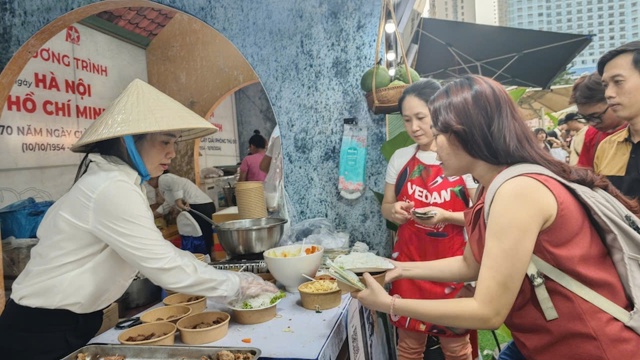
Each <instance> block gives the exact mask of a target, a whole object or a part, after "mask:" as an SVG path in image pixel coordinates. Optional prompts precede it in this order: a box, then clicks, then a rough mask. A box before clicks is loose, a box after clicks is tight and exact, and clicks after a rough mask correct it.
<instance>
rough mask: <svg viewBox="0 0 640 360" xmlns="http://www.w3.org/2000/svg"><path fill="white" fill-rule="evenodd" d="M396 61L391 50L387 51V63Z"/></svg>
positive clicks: (394, 54)
mask: <svg viewBox="0 0 640 360" xmlns="http://www.w3.org/2000/svg"><path fill="white" fill-rule="evenodd" d="M395 59H396V53H395V51H393V50H389V51H387V61H393V60H395Z"/></svg>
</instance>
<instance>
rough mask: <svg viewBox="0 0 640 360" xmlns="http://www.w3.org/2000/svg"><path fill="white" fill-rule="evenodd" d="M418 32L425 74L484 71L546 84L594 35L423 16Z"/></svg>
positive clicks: (514, 81)
mask: <svg viewBox="0 0 640 360" xmlns="http://www.w3.org/2000/svg"><path fill="white" fill-rule="evenodd" d="M416 37H417V41H418V55H417V57H416V60H415V65H414V67H415V70H416V71H417V72H418V73H419V74H420V76H421V77H432V78H436V79H448V78H452V77H456V76H461V75H465V74H480V75H484V76H487V77H491V78H493V79H495V80H496V81H498V82H500V83H502V84H505V85H514V86H524V87H540V88H543V89H547V88H549V87H550V86H551V82H552V81H553V79H554V78H555V77H556V76H557V75H558V74H560V73H561V72H562V71H564V70H565V68H566V66H567V65H568V64H569V63H570V62H571V61H572V60H573V59H574V58H575V57H576V56H577V55H578V54H579V53H580V52H581V51H582V50H584V48H585V47H587V45H589V43H590V42H591V40H592V37H593V35H577V34H568V33H558V32H550V31H538V30H527V29H517V28H510V27H503V26H491V25H479V24H473V23H465V22H459V21H450V20H440V19H432V18H423V19H422V20H421V23H420V26H419V27H418V30H417V31H416Z"/></svg>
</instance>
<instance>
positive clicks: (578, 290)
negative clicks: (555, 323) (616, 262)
mask: <svg viewBox="0 0 640 360" xmlns="http://www.w3.org/2000/svg"><path fill="white" fill-rule="evenodd" d="M531 265H533V266H534V267H537V269H538V270H540V271H542V273H544V274H545V275H547V276H548V277H550V278H551V279H553V280H554V281H555V282H557V283H558V284H560V285H562V286H564V287H565V288H567V290H569V291H571V292H573V293H574V294H576V295H578V296H580V297H581V298H583V299H585V300H587V301H588V302H590V303H592V304H593V305H595V306H597V307H599V308H600V309H602V310H603V311H605V312H606V313H608V314H610V315H611V316H613V317H614V318H616V319H618V320H620V321H622V323H624V324H627V323H629V321H630V320H631V313H630V312H628V311H627V310H625V309H624V308H622V307H620V306H618V304H616V303H614V302H613V301H611V300H609V299H607V298H605V297H604V296H602V295H600V294H598V293H597V292H595V291H593V290H591V289H590V288H588V287H587V286H585V285H583V284H582V283H581V282H579V281H577V280H575V279H573V278H572V277H571V276H569V275H567V274H565V273H564V272H563V271H562V270H559V269H558V268H556V267H554V266H553V265H551V264H549V263H548V262H546V261H544V260H542V259H540V258H539V257H537V256H536V255H535V254H534V255H533V256H532V257H531V263H530V264H529V266H531ZM534 286H535V284H534ZM543 286H544V285H543ZM536 295H537V292H536ZM538 301H540V298H539V297H538ZM540 303H541V304H540V305H542V301H540ZM543 310H544V308H543ZM545 316H546V312H545ZM547 320H549V319H547Z"/></svg>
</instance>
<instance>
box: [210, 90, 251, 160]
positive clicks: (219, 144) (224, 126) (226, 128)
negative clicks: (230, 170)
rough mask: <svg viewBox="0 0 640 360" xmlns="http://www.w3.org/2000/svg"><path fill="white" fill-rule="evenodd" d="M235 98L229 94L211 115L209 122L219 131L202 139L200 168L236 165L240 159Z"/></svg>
mask: <svg viewBox="0 0 640 360" xmlns="http://www.w3.org/2000/svg"><path fill="white" fill-rule="evenodd" d="M233 99H234V97H233V96H228V97H227V98H226V99H224V100H223V101H222V102H221V103H220V105H218V106H217V107H216V108H215V110H214V112H213V113H212V114H211V115H210V116H209V119H208V120H209V122H211V123H212V124H213V125H214V126H215V127H217V128H218V132H217V133H215V134H213V135H209V136H206V137H203V138H202V139H201V140H200V156H201V158H200V169H204V168H207V167H215V166H230V165H236V164H237V163H238V161H240V160H239V159H240V156H239V154H238V128H237V125H236V117H235V113H236V111H235V106H234V100H233ZM247 146H248V145H247Z"/></svg>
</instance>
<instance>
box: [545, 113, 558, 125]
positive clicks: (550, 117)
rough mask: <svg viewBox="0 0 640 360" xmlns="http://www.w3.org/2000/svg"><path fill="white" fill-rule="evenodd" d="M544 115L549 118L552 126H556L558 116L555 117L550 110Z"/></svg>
mask: <svg viewBox="0 0 640 360" xmlns="http://www.w3.org/2000/svg"><path fill="white" fill-rule="evenodd" d="M545 115H547V117H548V118H549V119H550V120H551V122H553V127H556V126H558V117H556V116H555V115H553V114H552V113H550V112H548V113H545Z"/></svg>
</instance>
